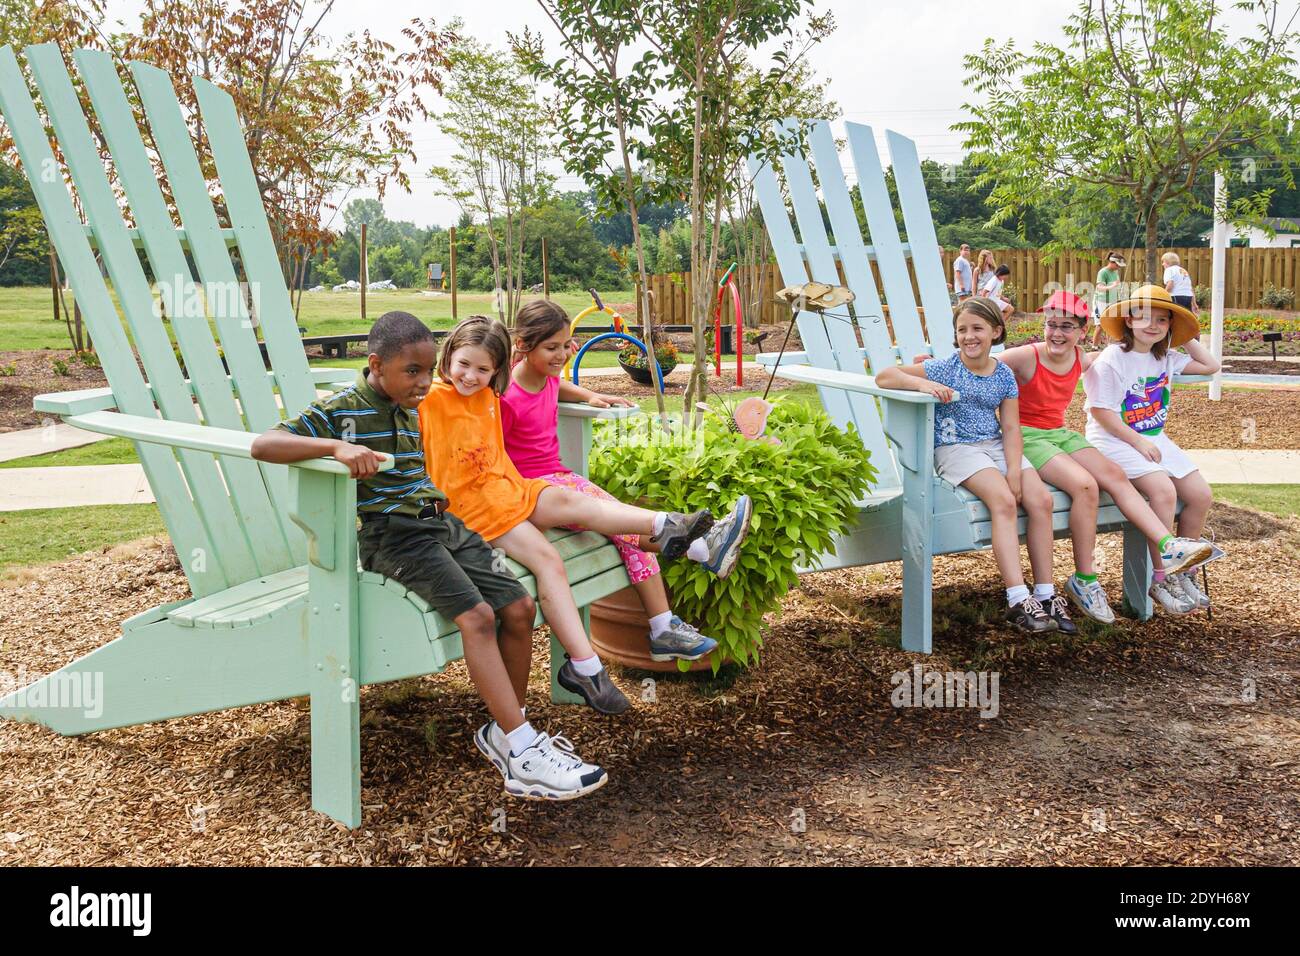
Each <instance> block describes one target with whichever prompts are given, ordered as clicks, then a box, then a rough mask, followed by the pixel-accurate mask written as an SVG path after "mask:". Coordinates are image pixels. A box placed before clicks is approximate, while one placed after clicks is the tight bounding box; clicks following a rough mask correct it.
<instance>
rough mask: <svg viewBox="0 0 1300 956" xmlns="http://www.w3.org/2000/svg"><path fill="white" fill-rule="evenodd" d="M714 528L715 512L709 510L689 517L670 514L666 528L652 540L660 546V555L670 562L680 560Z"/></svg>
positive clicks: (675, 513) (666, 519)
mask: <svg viewBox="0 0 1300 956" xmlns="http://www.w3.org/2000/svg"><path fill="white" fill-rule="evenodd" d="M712 528H713V512H711V511H709V509H708V508H703V509H701V510H700V511H693V512H691V513H690V514H688V515H684V514H681V513H680V512H677V511H671V512H669V513H668V517H667V518H665V519H664V528H663V530H662V531H660V532H659V533H658V534H656V535H653V536H652V537H651V538H650V540H651V541H653V542H654V543H655V544H657V545H659V546H660V551H659V553H660V555H661V556H662V557H664V558H666V559H667V560H669V561H672V560H673V559H675V558H680V557H681V556H682V555H683V554H685V553H686V549H687V548H689V547H690V546H691V542H692V541H694V540H695V539H696V538H702V537H704V536H705V535H706V534H708V533H709V531H710V530H712Z"/></svg>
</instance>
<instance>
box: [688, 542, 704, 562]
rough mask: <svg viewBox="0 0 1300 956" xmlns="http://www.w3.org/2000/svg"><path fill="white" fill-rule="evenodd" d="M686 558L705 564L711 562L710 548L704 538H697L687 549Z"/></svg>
mask: <svg viewBox="0 0 1300 956" xmlns="http://www.w3.org/2000/svg"><path fill="white" fill-rule="evenodd" d="M686 557H688V558H690V559H691V560H692V561H699V562H701V563H703V562H705V561H707V560H709V546H708V545H706V544H705V543H704V539H703V538H696V539H695V540H694V541H692V542H691V544H690V547H688V548H687V549H686Z"/></svg>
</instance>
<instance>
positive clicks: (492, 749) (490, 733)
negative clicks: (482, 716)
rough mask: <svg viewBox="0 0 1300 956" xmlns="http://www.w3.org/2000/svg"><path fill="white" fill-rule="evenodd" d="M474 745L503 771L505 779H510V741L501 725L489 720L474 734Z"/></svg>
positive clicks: (493, 764)
mask: <svg viewBox="0 0 1300 956" xmlns="http://www.w3.org/2000/svg"><path fill="white" fill-rule="evenodd" d="M474 745H475V746H476V747H478V749H479V750H480V751H481V752H482V754H483V756H484V757H487V758H488V760H490V761H492V766H494V767H496V768H497V769H498V770H500V771H501V776H502V777H503V778H504V779H506V780H509V779H510V741H509V740H507V739H506V732H505V731H504V730H502V729H501V725H500V724H498V723H497V722H496V721H495V720H489V721H488V722H487V723H486V724H484V725H483V726H482V727H480V728H479V729H478V731H477V732H476V733H475V734H474Z"/></svg>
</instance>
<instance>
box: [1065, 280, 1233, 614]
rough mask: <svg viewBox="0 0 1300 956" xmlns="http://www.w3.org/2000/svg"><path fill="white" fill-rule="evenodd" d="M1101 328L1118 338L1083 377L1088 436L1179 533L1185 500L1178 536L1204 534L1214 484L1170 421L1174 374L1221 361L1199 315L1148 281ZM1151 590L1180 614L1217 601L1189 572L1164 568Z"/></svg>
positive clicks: (1199, 371) (1204, 371)
mask: <svg viewBox="0 0 1300 956" xmlns="http://www.w3.org/2000/svg"><path fill="white" fill-rule="evenodd" d="M1101 326H1102V328H1103V329H1104V330H1105V332H1106V334H1107V335H1109V336H1110V337H1111V338H1112V339H1116V340H1117V341H1116V342H1114V343H1113V344H1111V345H1108V346H1107V347H1106V348H1105V349H1104V350H1103V351H1102V353H1101V355H1099V356H1098V357H1097V358H1096V360H1094V361H1093V363H1092V366H1091V367H1090V368H1089V369H1088V371H1087V372H1086V373H1085V374H1084V377H1083V387H1084V392H1085V393H1086V395H1087V399H1086V401H1085V402H1084V406H1083V407H1084V409H1085V410H1086V411H1087V413H1088V427H1087V431H1086V434H1087V437H1088V441H1089V442H1091V443H1092V445H1093V446H1094V447H1095V448H1097V450H1099V451H1100V452H1101V453H1102V454H1103V455H1105V456H1106V457H1107V458H1109V459H1110V460H1111V461H1113V462H1115V463H1116V464H1117V465H1119V466H1120V467H1121V468H1122V469H1124V474H1125V475H1127V476H1128V478H1129V480H1130V481H1132V482H1133V484H1134V485H1135V486H1136V487H1137V489H1138V490H1139V491H1141V492H1142V493H1143V494H1144V495H1146V497H1147V499H1148V500H1149V501H1150V503H1151V509H1152V510H1153V511H1155V513H1156V514H1157V515H1159V517H1160V519H1161V521H1163V522H1164V523H1165V525H1166V527H1168V528H1169V530H1170V531H1171V532H1172V531H1173V529H1174V512H1175V508H1176V506H1177V503H1178V500H1179V499H1182V502H1183V512H1182V514H1181V515H1180V516H1179V518H1178V535H1179V536H1180V537H1183V538H1190V539H1192V540H1196V539H1198V538H1200V536H1201V531H1202V530H1203V529H1204V527H1205V516H1206V513H1207V512H1208V511H1209V510H1210V503H1211V493H1210V486H1209V485H1208V484H1207V483H1206V481H1205V479H1204V478H1203V477H1202V476H1201V473H1200V472H1199V471H1197V469H1196V465H1195V463H1194V462H1193V461H1192V460H1191V459H1190V458H1189V457H1188V456H1187V454H1186V453H1185V452H1184V451H1183V450H1182V449H1181V448H1179V447H1178V446H1177V445H1176V444H1174V441H1173V439H1171V438H1170V437H1169V435H1168V434H1167V433H1166V431H1165V427H1166V425H1167V423H1168V417H1169V400H1170V398H1171V397H1172V395H1173V378H1174V376H1175V375H1177V374H1179V373H1180V372H1181V373H1186V374H1189V375H1212V374H1214V373H1215V372H1217V371H1218V370H1219V363H1218V362H1217V361H1215V359H1214V356H1213V355H1211V354H1210V353H1209V351H1208V350H1207V349H1206V348H1205V347H1204V346H1202V345H1201V343H1200V340H1199V335H1200V328H1199V326H1198V325H1197V321H1196V317H1195V316H1194V315H1192V313H1191V312H1190V311H1188V310H1187V309H1186V308H1184V307H1183V306H1181V305H1179V304H1178V303H1176V302H1175V301H1174V300H1173V296H1171V295H1170V294H1169V292H1168V291H1167V290H1165V289H1163V288H1161V287H1160V286H1157V285H1144V286H1142V287H1141V288H1140V289H1138V290H1137V291H1136V292H1134V293H1133V295H1132V296H1131V297H1130V298H1127V299H1124V300H1123V301H1120V302H1116V303H1113V304H1112V305H1110V306H1108V307H1107V308H1106V309H1104V310H1103V311H1102V313H1101ZM1181 345H1186V346H1187V351H1186V352H1183V351H1179V346H1181ZM1151 551H1152V555H1153V559H1154V564H1155V567H1156V568H1161V567H1162V562H1161V557H1160V553H1159V548H1158V546H1156V545H1154V544H1153V545H1152V546H1151ZM1151 596H1152V598H1153V599H1155V601H1156V602H1157V603H1158V604H1159V605H1160V606H1161V607H1163V608H1164V609H1165V610H1166V611H1169V612H1171V613H1174V614H1180V613H1186V611H1187V610H1190V609H1192V608H1194V607H1197V606H1200V607H1209V599H1208V598H1207V597H1206V596H1205V595H1204V594H1203V593H1202V592H1201V590H1200V588H1198V587H1197V586H1196V583H1195V581H1194V580H1193V578H1192V575H1191V574H1190V573H1189V572H1187V571H1181V572H1178V573H1175V574H1169V575H1166V574H1165V573H1164V572H1163V571H1161V570H1157V571H1156V572H1155V580H1154V582H1153V583H1152V585H1151ZM1189 605H1190V606H1189Z"/></svg>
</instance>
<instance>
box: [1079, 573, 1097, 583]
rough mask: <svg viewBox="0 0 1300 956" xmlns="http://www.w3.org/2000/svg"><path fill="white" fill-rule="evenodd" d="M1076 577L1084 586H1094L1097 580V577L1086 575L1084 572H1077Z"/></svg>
mask: <svg viewBox="0 0 1300 956" xmlns="http://www.w3.org/2000/svg"><path fill="white" fill-rule="evenodd" d="M1074 576H1075V577H1076V578H1078V579H1079V580H1080V581H1081V582H1082V583H1084V584H1092V583H1093V582H1094V581H1096V580H1097V575H1095V574H1084V573H1083V572H1082V571H1075V572H1074Z"/></svg>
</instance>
